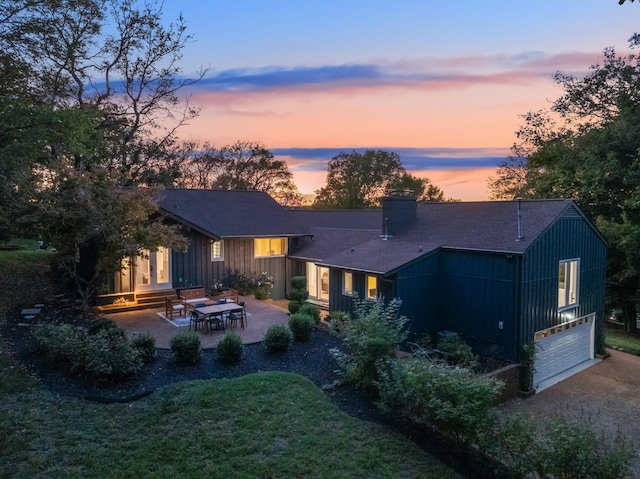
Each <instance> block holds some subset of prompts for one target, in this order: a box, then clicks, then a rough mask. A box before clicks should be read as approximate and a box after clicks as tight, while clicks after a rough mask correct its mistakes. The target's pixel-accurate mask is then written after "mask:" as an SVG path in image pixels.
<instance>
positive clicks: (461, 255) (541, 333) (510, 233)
mask: <svg viewBox="0 0 640 479" xmlns="http://www.w3.org/2000/svg"><path fill="white" fill-rule="evenodd" d="M159 204H160V207H161V209H162V212H163V213H164V214H165V216H166V217H167V219H168V220H170V221H175V222H177V223H178V224H180V225H181V228H182V229H183V231H184V234H186V235H187V236H188V238H189V239H190V246H189V250H188V251H187V252H186V253H182V252H170V251H168V250H162V249H161V250H160V251H158V252H157V253H153V254H151V255H150V256H149V258H148V260H144V259H143V260H139V261H138V264H137V265H136V268H135V269H134V271H133V273H132V274H131V275H128V276H125V275H126V273H127V272H125V273H124V275H121V276H118V277H116V278H115V279H114V282H113V284H112V285H111V288H112V291H110V292H111V293H122V292H125V291H130V292H131V291H132V292H137V291H144V290H145V289H154V288H155V289H161V290H168V289H178V288H182V287H189V286H195V285H198V286H204V287H211V286H212V285H213V283H214V282H215V281H220V280H222V279H223V278H224V277H225V275H226V274H228V273H229V272H233V273H244V274H247V275H251V274H259V273H262V272H265V273H267V274H268V275H270V276H272V277H273V278H274V281H275V286H274V288H273V290H272V297H274V298H284V297H286V295H287V291H288V287H289V281H290V278H291V277H292V276H300V275H303V276H306V277H307V283H308V289H309V293H310V301H312V302H315V303H317V304H319V305H321V306H322V307H324V308H326V309H328V310H330V311H335V310H342V311H350V310H351V308H352V302H353V295H354V293H357V294H358V296H359V297H360V298H364V299H370V300H380V299H386V300H389V299H391V298H394V297H397V298H400V299H401V300H402V306H401V313H402V314H404V315H405V316H407V317H408V318H409V319H410V320H411V326H410V327H411V330H412V332H414V333H416V334H420V333H423V332H426V331H428V332H429V333H431V334H432V335H435V334H437V333H439V332H444V331H453V332H457V333H459V334H461V335H462V336H463V338H464V339H465V340H466V341H467V342H468V343H469V344H471V345H472V346H473V347H474V349H476V350H478V351H482V350H484V351H492V352H496V353H498V354H500V355H502V356H504V357H506V358H508V359H511V360H514V361H520V360H522V354H523V347H524V346H527V345H531V344H535V345H536V355H535V370H536V372H535V377H534V385H536V386H539V385H541V384H543V383H544V382H545V381H548V380H550V378H552V377H555V376H556V375H557V374H559V373H562V372H564V371H567V370H570V369H571V368H573V367H576V366H578V365H581V364H586V363H588V362H589V361H590V360H592V359H593V358H594V356H595V337H596V331H597V325H598V324H601V323H602V320H603V318H604V309H605V274H606V251H607V245H606V241H605V240H604V238H603V237H602V235H601V234H600V233H599V232H598V231H597V230H596V228H595V227H594V226H593V225H592V224H591V223H590V222H589V221H588V219H587V218H586V217H585V216H584V214H583V213H582V212H581V211H580V210H579V208H578V207H577V206H576V205H575V203H574V202H573V201H571V200H517V201H486V202H444V203H424V204H419V203H417V202H416V200H415V197H413V196H412V195H410V194H407V193H405V192H397V193H395V194H391V195H389V196H387V197H386V198H384V199H383V200H382V208H379V209H366V210H312V209H288V208H284V207H282V206H280V205H278V204H277V203H276V202H275V201H274V200H273V199H271V198H270V197H269V196H268V195H267V194H265V193H261V192H257V191H214V190H180V189H175V190H164V191H162V192H161V193H160V195H159Z"/></svg>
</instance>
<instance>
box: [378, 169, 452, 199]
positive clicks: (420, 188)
mask: <svg viewBox="0 0 640 479" xmlns="http://www.w3.org/2000/svg"><path fill="white" fill-rule="evenodd" d="M389 187H390V188H391V189H394V190H411V191H413V194H414V195H415V196H416V199H417V201H421V202H424V201H445V198H444V192H443V191H442V190H441V189H440V188H438V187H437V186H436V185H434V184H432V183H431V180H429V178H418V177H417V176H413V175H412V174H411V173H407V172H406V171H405V172H404V173H402V175H401V176H400V177H399V178H397V179H395V180H394V181H393V182H391V184H390V185H389Z"/></svg>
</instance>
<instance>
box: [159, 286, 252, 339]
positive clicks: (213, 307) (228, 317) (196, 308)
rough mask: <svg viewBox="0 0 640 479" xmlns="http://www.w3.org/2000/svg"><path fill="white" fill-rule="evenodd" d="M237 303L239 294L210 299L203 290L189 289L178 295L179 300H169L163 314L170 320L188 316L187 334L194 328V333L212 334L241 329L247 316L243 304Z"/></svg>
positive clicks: (229, 293) (231, 292)
mask: <svg viewBox="0 0 640 479" xmlns="http://www.w3.org/2000/svg"><path fill="white" fill-rule="evenodd" d="M238 299H239V295H238V291H237V290H234V289H231V290H227V291H225V292H224V294H220V295H218V296H216V297H215V299H210V298H209V297H207V296H206V295H205V291H204V288H190V289H185V290H181V291H179V293H178V299H172V298H169V297H168V298H167V300H166V307H165V312H166V314H167V317H169V318H170V319H172V318H173V315H178V316H182V315H185V316H186V315H187V313H188V314H189V330H191V327H192V326H193V329H194V330H195V331H198V330H202V331H204V332H206V331H209V332H210V333H213V331H215V330H222V331H225V329H226V328H227V327H233V326H234V325H235V324H237V323H240V326H241V327H242V329H244V328H245V325H246V322H247V313H246V311H245V304H244V302H243V301H239V300H238Z"/></svg>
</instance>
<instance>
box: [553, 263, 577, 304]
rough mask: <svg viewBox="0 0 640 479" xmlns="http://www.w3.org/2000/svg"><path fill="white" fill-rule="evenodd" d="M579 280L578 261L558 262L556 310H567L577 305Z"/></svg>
mask: <svg viewBox="0 0 640 479" xmlns="http://www.w3.org/2000/svg"><path fill="white" fill-rule="evenodd" d="M579 279H580V260H579V259H572V260H566V261H560V267H559V270H558V309H567V308H572V307H575V306H577V305H578V289H579V288H578V286H579V285H578V282H579Z"/></svg>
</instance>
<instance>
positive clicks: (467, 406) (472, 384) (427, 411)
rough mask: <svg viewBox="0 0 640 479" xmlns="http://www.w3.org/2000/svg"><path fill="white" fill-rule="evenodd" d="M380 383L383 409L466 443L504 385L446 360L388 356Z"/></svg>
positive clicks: (473, 435) (380, 368)
mask: <svg viewBox="0 0 640 479" xmlns="http://www.w3.org/2000/svg"><path fill="white" fill-rule="evenodd" d="M379 366H383V367H379V369H378V372H379V379H378V380H377V381H376V386H377V388H378V393H379V395H380V398H379V400H378V402H377V404H378V406H379V407H380V409H381V410H382V411H383V412H386V413H394V414H398V415H400V416H402V417H405V418H407V419H409V420H411V421H412V422H416V423H421V424H430V425H433V426H436V427H437V428H438V429H439V430H440V431H441V432H442V433H445V434H451V435H452V436H453V437H454V438H456V439H458V440H462V441H470V440H471V439H473V438H475V436H476V433H477V432H478V430H479V428H480V427H481V426H483V425H484V424H485V422H486V420H487V418H488V413H489V410H490V409H491V407H492V406H493V404H494V401H495V399H496V397H497V395H498V393H499V392H500V389H501V388H502V383H501V382H499V381H496V380H494V379H491V378H487V377H485V376H478V375H475V374H474V373H473V372H472V371H470V370H468V369H465V368H460V367H455V366H451V365H449V364H447V363H445V362H442V361H432V360H429V359H425V358H419V357H412V358H408V359H405V360H402V361H400V360H387V361H385V362H384V365H380V364H379Z"/></svg>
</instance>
